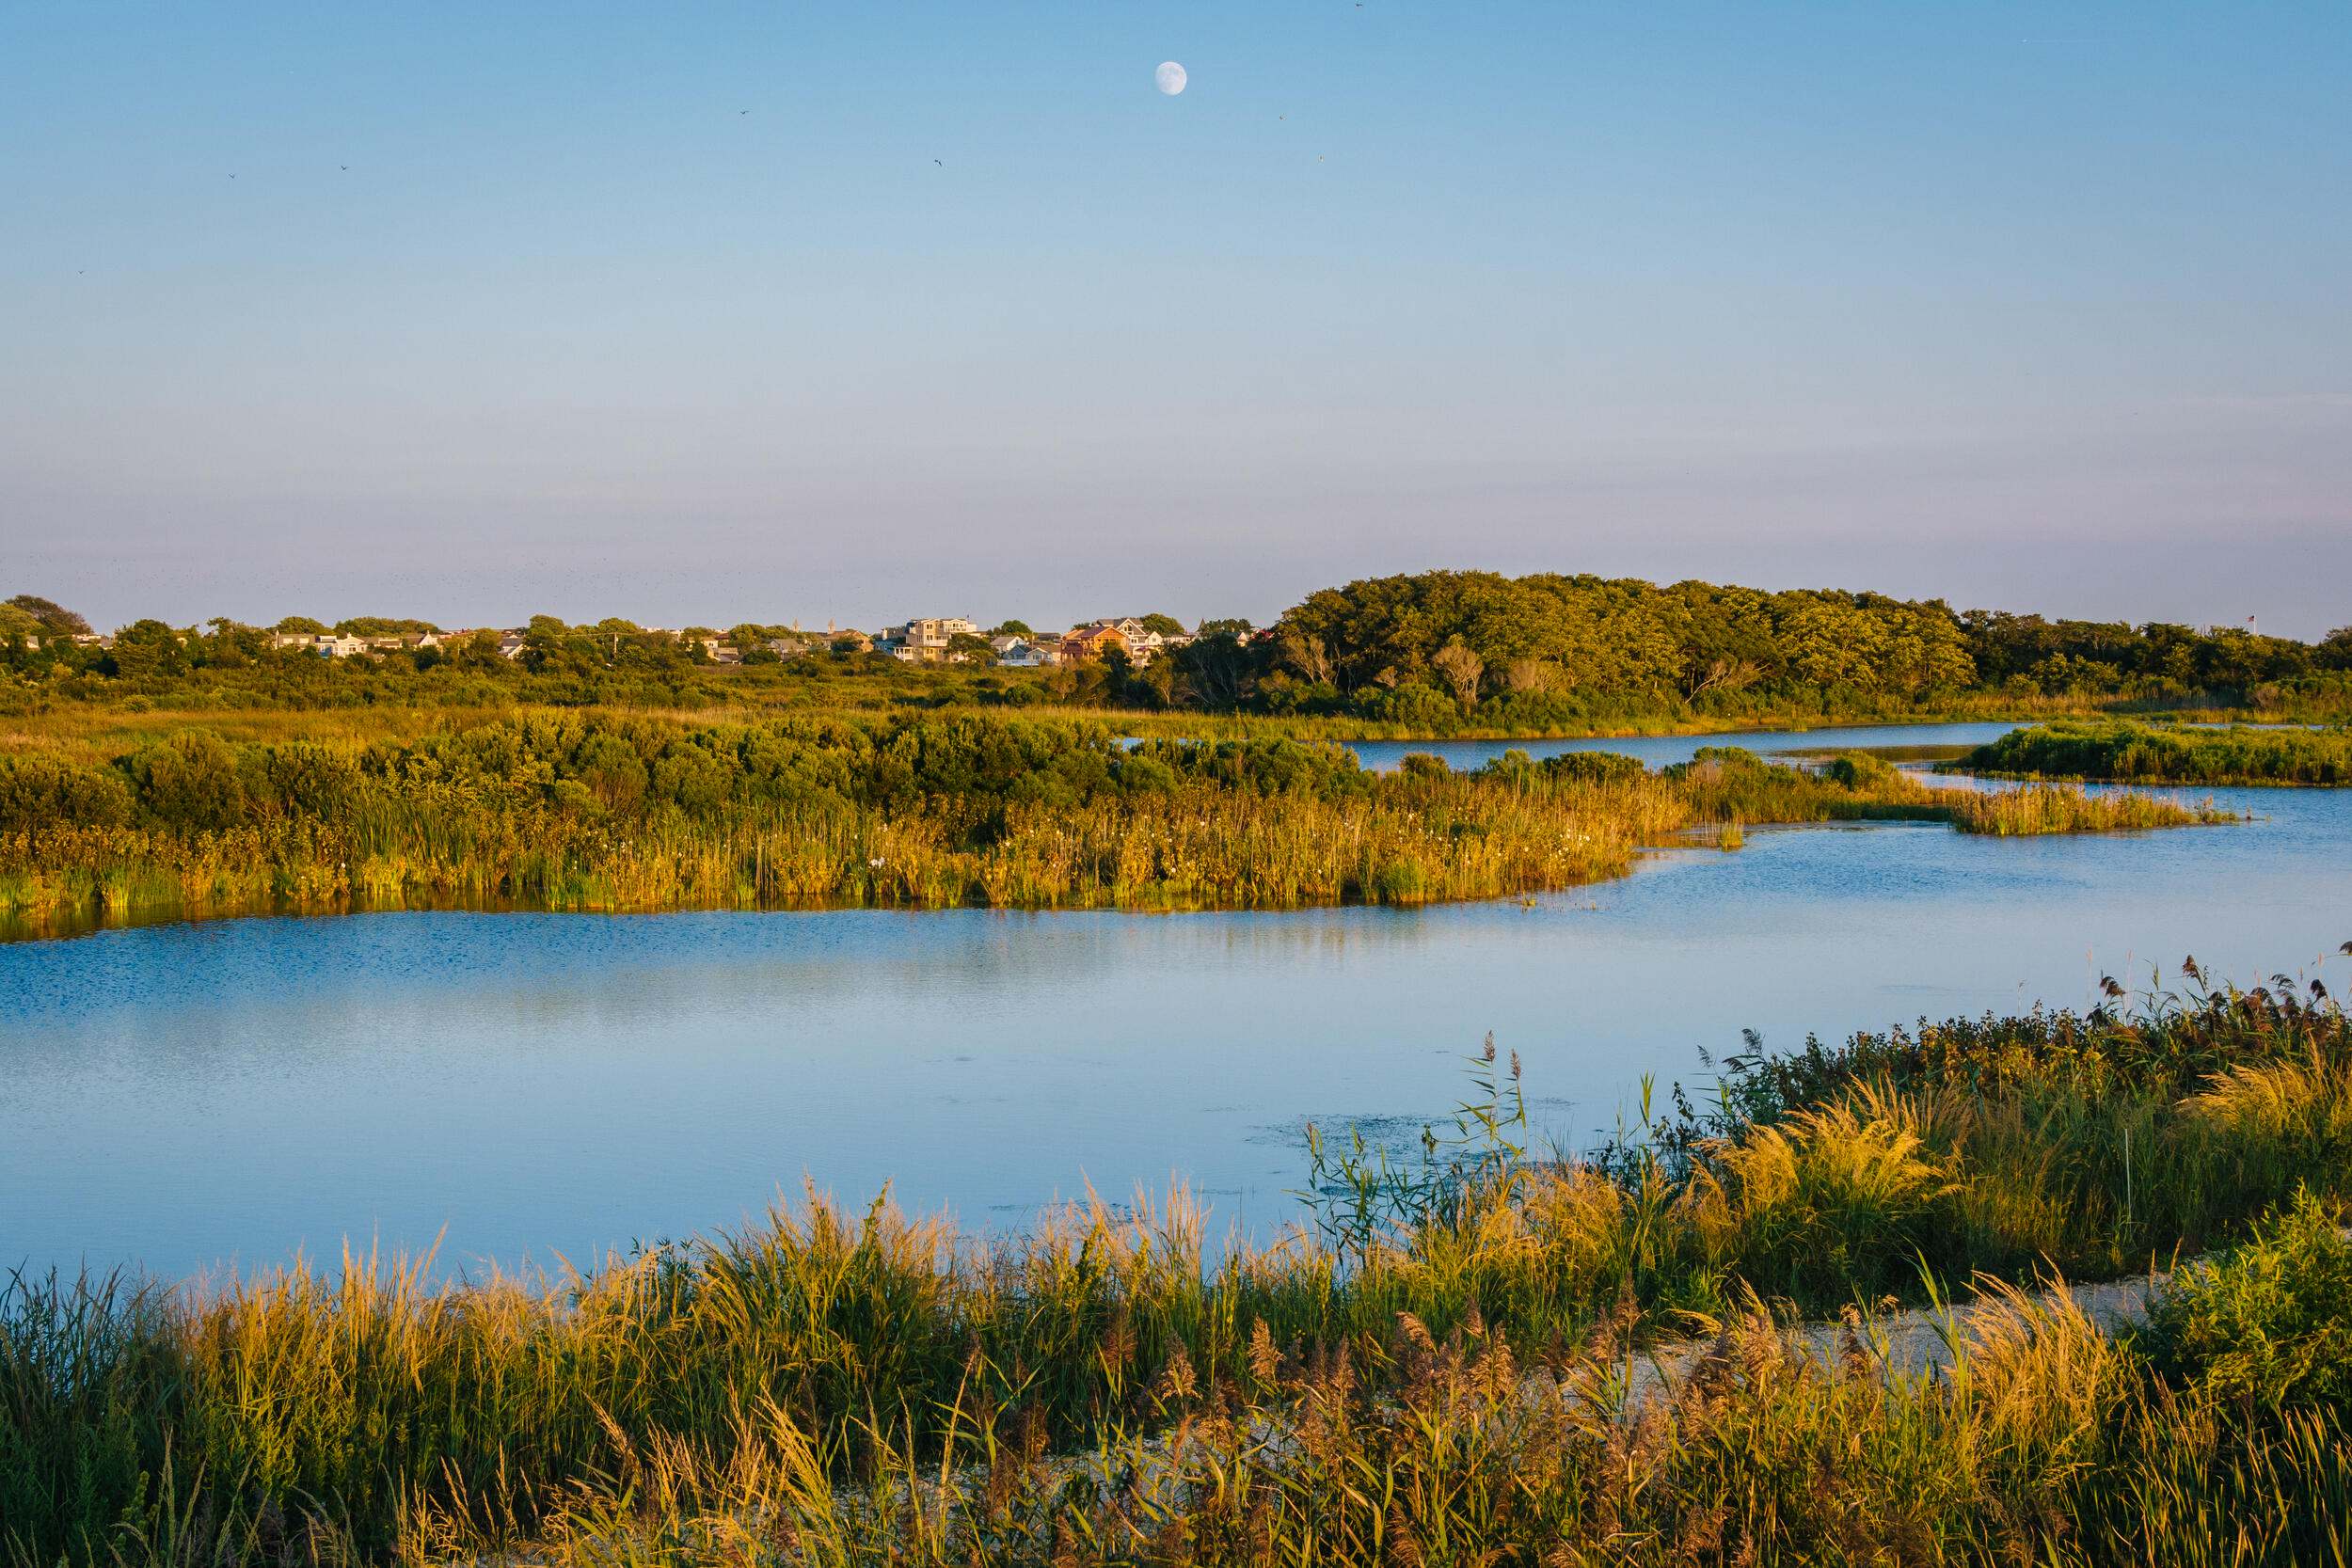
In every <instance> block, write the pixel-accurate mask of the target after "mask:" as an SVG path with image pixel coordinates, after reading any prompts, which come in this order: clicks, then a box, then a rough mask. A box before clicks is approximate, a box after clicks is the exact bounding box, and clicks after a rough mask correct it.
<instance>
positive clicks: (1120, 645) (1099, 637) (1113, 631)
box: [1061, 621, 1133, 664]
mask: <svg viewBox="0 0 2352 1568" xmlns="http://www.w3.org/2000/svg"><path fill="white" fill-rule="evenodd" d="M1114 648H1116V649H1117V650H1118V651H1119V652H1120V653H1122V654H1128V655H1129V657H1133V654H1132V651H1131V650H1130V649H1129V647H1128V645H1127V635H1126V633H1124V632H1122V631H1120V629H1119V623H1118V622H1116V621H1096V622H1093V623H1092V624H1091V625H1089V626H1073V627H1072V628H1071V630H1070V634H1069V635H1068V636H1067V637H1064V638H1063V639H1062V640H1061V661H1062V662H1063V663H1064V664H1084V663H1086V662H1087V661H1089V659H1098V658H1102V657H1105V656H1107V655H1108V654H1109V653H1110V652H1111V650H1112V649H1114Z"/></svg>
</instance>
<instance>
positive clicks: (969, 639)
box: [947, 631, 996, 664]
mask: <svg viewBox="0 0 2352 1568" xmlns="http://www.w3.org/2000/svg"><path fill="white" fill-rule="evenodd" d="M994 657H996V650H995V649H993V648H992V647H990V646H989V645H988V639H987V638H985V637H975V636H973V635H972V634H971V633H970V632H968V631H960V632H958V633H956V634H955V635H954V636H953V637H950V638H949V639H947V658H948V661H949V662H950V663H954V664H986V663H987V662H988V661H989V660H991V659H993V658H994Z"/></svg>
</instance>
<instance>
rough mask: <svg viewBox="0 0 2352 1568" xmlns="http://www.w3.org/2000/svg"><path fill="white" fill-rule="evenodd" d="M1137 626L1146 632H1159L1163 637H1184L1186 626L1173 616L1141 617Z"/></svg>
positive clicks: (1137, 621)
mask: <svg viewBox="0 0 2352 1568" xmlns="http://www.w3.org/2000/svg"><path fill="white" fill-rule="evenodd" d="M1136 625H1137V626H1141V627H1142V628H1143V629H1144V630H1146V631H1152V632H1157V633H1159V634H1160V635H1161V636H1162V637H1182V636H1184V623H1183V622H1182V621H1179V620H1178V619H1176V617H1175V616H1173V615H1145V616H1140V617H1138V618H1137V620H1136Z"/></svg>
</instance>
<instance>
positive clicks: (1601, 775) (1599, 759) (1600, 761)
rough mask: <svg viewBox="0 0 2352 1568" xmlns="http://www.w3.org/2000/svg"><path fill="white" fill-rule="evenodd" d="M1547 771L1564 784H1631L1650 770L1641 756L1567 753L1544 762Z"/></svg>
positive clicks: (1622, 753)
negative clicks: (1643, 764) (1644, 765)
mask: <svg viewBox="0 0 2352 1568" xmlns="http://www.w3.org/2000/svg"><path fill="white" fill-rule="evenodd" d="M1544 771H1545V772H1546V773H1547V774H1549V776H1550V777H1551V778H1552V779H1553V780H1554V781H1555V782H1557V783H1560V784H1630V783H1631V782H1632V781H1634V780H1635V779H1638V778H1640V777H1642V775H1643V774H1645V773H1646V772H1647V771H1649V769H1647V768H1645V767H1643V766H1642V759H1641V758H1640V757H1629V756H1627V755H1626V754H1625V753H1624V752H1562V753H1561V754H1560V755H1558V756H1556V757H1546V758H1545V759H1544Z"/></svg>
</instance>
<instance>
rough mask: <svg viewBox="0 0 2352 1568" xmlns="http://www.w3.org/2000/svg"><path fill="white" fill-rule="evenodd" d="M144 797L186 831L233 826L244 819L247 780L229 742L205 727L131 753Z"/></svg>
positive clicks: (135, 777) (172, 825) (135, 778)
mask: <svg viewBox="0 0 2352 1568" xmlns="http://www.w3.org/2000/svg"><path fill="white" fill-rule="evenodd" d="M131 778H132V780H133V782H134V783H135V784H137V786H138V792H139V800H140V802H141V804H143V805H145V806H146V808H147V809H148V811H150V812H151V813H152V814H153V815H154V816H155V817H156V818H157V819H158V820H159V821H161V822H162V823H163V824H164V825H165V826H166V827H168V828H177V829H179V830H181V831H182V832H208V831H217V830H219V829H223V828H232V827H234V826H236V825H237V824H238V823H239V822H242V821H244V820H245V816H246V794H245V784H244V783H243V781H241V780H240V779H239V778H238V777H237V759H236V756H235V754H234V753H232V752H230V750H229V748H228V747H226V746H224V745H222V744H221V743H220V741H219V740H218V739H216V738H215V737H214V736H209V735H206V734H204V733H202V732H201V731H189V732H185V733H183V734H181V735H175V736H172V737H171V738H170V739H169V740H166V741H161V742H158V743H157V744H155V745H152V746H149V747H146V748H144V749H142V750H141V751H139V752H137V753H136V754H135V755H134V756H133V757H132V758H131Z"/></svg>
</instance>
